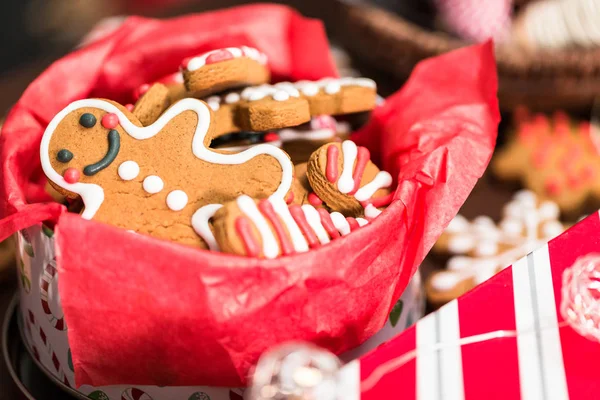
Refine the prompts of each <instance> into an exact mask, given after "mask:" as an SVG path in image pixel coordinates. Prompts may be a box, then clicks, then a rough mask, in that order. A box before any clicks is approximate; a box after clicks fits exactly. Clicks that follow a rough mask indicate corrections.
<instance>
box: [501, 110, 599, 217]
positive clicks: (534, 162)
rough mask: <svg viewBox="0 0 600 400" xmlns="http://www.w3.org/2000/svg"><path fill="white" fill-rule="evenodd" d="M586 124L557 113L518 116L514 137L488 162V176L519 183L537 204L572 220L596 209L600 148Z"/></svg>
mask: <svg viewBox="0 0 600 400" xmlns="http://www.w3.org/2000/svg"><path fill="white" fill-rule="evenodd" d="M597 141H598V139H597V138H596V137H595V136H594V135H593V133H592V131H591V127H590V124H589V123H588V122H587V121H580V122H578V121H575V120H572V119H570V118H569V117H568V116H567V115H566V114H564V113H561V112H557V113H555V114H554V115H553V117H552V118H548V117H546V116H544V115H541V114H537V115H528V114H527V113H521V115H520V119H519V120H518V121H517V123H516V127H515V133H514V135H513V136H512V138H511V140H510V141H509V142H508V144H507V146H506V147H505V148H504V149H502V150H500V151H499V152H498V154H497V155H496V157H495V158H494V160H493V161H492V170H493V172H494V174H495V175H496V176H497V177H498V178H500V179H502V180H506V181H515V182H519V183H521V184H522V185H523V186H524V187H525V188H527V189H529V190H531V191H533V192H534V193H535V194H536V195H537V196H538V197H539V198H541V199H542V200H551V201H553V202H555V203H556V204H558V206H559V208H560V209H561V211H562V212H563V213H564V214H566V215H568V216H573V217H577V216H579V215H581V213H583V212H585V211H586V210H587V207H588V206H589V207H590V209H591V208H593V209H597V207H598V206H600V183H599V180H598V179H597V177H598V173H599V171H600V146H599V144H598V143H597Z"/></svg>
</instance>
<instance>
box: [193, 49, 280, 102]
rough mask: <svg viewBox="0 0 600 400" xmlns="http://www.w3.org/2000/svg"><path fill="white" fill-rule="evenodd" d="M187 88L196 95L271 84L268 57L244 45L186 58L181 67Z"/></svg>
mask: <svg viewBox="0 0 600 400" xmlns="http://www.w3.org/2000/svg"><path fill="white" fill-rule="evenodd" d="M181 70H182V71H183V78H184V80H185V86H186V88H187V90H188V91H189V92H192V93H194V95H195V96H207V95H209V94H212V93H217V92H220V91H223V90H226V89H231V88H236V87H243V86H253V85H260V84H262V83H267V82H269V79H270V76H271V75H270V72H269V69H268V68H267V56H266V55H264V54H263V53H261V52H260V51H258V50H257V49H255V48H252V47H247V46H241V47H228V48H224V49H217V50H212V51H209V52H207V53H203V54H200V55H198V56H195V57H190V58H186V59H185V60H183V62H182V64H181Z"/></svg>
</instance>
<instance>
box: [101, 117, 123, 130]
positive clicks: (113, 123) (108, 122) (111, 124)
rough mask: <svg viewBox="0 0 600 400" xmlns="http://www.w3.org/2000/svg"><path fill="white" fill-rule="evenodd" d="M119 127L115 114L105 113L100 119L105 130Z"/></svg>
mask: <svg viewBox="0 0 600 400" xmlns="http://www.w3.org/2000/svg"><path fill="white" fill-rule="evenodd" d="M117 125H119V117H117V114H113V113H107V114H104V117H102V126H103V127H105V128H106V129H114V128H116V127H117Z"/></svg>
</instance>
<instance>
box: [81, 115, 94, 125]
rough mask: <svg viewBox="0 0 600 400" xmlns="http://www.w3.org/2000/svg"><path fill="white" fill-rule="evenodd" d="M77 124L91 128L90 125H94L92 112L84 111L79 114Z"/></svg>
mask: <svg viewBox="0 0 600 400" xmlns="http://www.w3.org/2000/svg"><path fill="white" fill-rule="evenodd" d="M79 124H80V125H81V126H84V127H86V128H91V127H92V126H94V125H96V117H95V116H94V114H90V113H84V114H82V115H81V117H79Z"/></svg>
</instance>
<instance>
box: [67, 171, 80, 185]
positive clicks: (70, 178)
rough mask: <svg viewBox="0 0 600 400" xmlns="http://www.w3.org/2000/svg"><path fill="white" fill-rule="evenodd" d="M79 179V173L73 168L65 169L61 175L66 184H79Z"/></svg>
mask: <svg viewBox="0 0 600 400" xmlns="http://www.w3.org/2000/svg"><path fill="white" fill-rule="evenodd" d="M80 177H81V175H80V174H79V171H78V170H77V169H75V168H67V170H66V171H65V172H64V173H63V178H64V180H65V182H67V183H77V182H79V178H80Z"/></svg>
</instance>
